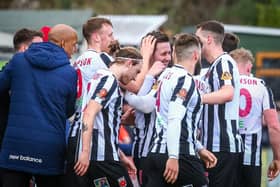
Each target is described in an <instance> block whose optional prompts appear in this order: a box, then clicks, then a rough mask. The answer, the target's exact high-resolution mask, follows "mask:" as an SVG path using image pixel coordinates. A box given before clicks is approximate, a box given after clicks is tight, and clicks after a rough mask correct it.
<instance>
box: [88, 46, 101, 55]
mask: <svg viewBox="0 0 280 187" xmlns="http://www.w3.org/2000/svg"><path fill="white" fill-rule="evenodd" d="M88 49H92V50H94V51H96V52H98V53H100V52H102V51H101V48H100V46H99V45H96V44H88Z"/></svg>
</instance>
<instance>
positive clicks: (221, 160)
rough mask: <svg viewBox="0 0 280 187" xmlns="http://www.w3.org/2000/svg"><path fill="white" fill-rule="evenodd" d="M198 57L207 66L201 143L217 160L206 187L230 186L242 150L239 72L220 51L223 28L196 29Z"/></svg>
mask: <svg viewBox="0 0 280 187" xmlns="http://www.w3.org/2000/svg"><path fill="white" fill-rule="evenodd" d="M196 35H197V36H198V37H199V39H200V41H201V43H202V45H203V46H202V56H203V57H204V58H205V59H206V60H207V61H208V62H210V63H211V66H210V68H209V70H208V72H207V74H206V75H205V81H206V83H207V84H208V85H209V89H210V93H207V94H204V95H203V96H202V100H203V103H204V104H205V105H204V109H203V117H202V129H201V130H202V144H203V145H204V146H205V147H206V148H207V149H208V150H209V151H212V152H213V153H214V154H215V155H216V156H217V158H218V163H217V165H216V167H214V168H211V169H209V170H208V172H209V181H210V183H209V186H210V187H212V186H213V187H214V186H215V187H220V186H221V187H224V186H228V187H231V186H232V187H233V186H235V184H236V182H238V179H237V171H238V168H237V165H238V163H239V159H240V153H241V151H242V141H241V136H240V134H239V132H238V130H239V127H238V118H239V116H238V111H239V87H240V86H239V73H238V69H237V67H236V63H235V61H234V60H233V59H232V58H231V57H230V56H229V55H228V54H226V53H224V52H223V49H222V42H223V39H224V27H223V25H222V24H221V23H219V22H217V21H213V20H211V21H205V22H202V23H200V24H199V25H198V26H197V30H196Z"/></svg>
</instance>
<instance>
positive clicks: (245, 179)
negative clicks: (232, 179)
mask: <svg viewBox="0 0 280 187" xmlns="http://www.w3.org/2000/svg"><path fill="white" fill-rule="evenodd" d="M261 176H262V168H261V166H246V165H241V168H240V187H247V186H254V187H260V186H261Z"/></svg>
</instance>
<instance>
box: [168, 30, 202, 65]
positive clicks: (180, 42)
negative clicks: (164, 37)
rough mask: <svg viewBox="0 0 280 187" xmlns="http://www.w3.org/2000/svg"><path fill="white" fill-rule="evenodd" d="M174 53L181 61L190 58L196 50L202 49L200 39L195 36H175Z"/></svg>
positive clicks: (183, 34)
mask: <svg viewBox="0 0 280 187" xmlns="http://www.w3.org/2000/svg"><path fill="white" fill-rule="evenodd" d="M173 46H174V53H175V54H176V57H177V59H178V60H179V61H181V60H183V59H184V58H188V57H189V55H190V52H192V50H193V49H194V48H200V41H199V39H198V38H197V37H196V36H195V35H193V34H187V33H182V34H177V35H175V36H174V42H173Z"/></svg>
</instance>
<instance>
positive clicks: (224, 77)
mask: <svg viewBox="0 0 280 187" xmlns="http://www.w3.org/2000/svg"><path fill="white" fill-rule="evenodd" d="M221 79H222V80H224V81H225V80H231V79H232V76H231V74H230V72H228V71H226V72H223V74H222V77H221Z"/></svg>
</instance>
